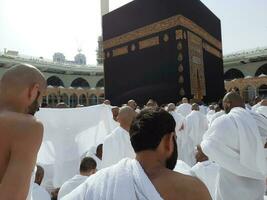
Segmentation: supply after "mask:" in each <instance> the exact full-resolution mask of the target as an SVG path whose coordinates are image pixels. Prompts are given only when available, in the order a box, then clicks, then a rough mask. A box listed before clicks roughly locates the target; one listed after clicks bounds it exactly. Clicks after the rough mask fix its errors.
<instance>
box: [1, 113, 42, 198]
mask: <svg viewBox="0 0 267 200" xmlns="http://www.w3.org/2000/svg"><path fill="white" fill-rule="evenodd" d="M0 130H1V131H0V183H1V184H0V196H1V195H3V196H4V195H6V194H8V193H10V194H13V193H12V191H14V190H16V191H17V192H16V193H14V199H15V198H20V199H23V198H24V197H22V196H21V197H19V196H17V197H16V196H15V194H19V193H21V194H25V193H26V194H27V192H28V191H27V190H28V187H29V183H30V178H31V174H32V171H33V168H34V165H35V161H36V155H37V153H38V149H39V147H40V145H41V141H42V131H43V126H42V124H41V123H40V122H38V121H37V120H36V119H35V118H34V117H32V116H30V115H26V114H20V113H15V112H9V111H0ZM22 172H23V173H22ZM25 181H26V182H27V184H24V183H25ZM10 185H12V186H13V187H9V186H10ZM25 198H26V197H25ZM25 198H24V199H25Z"/></svg>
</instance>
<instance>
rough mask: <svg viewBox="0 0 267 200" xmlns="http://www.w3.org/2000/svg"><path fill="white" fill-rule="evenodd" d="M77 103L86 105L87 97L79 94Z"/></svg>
mask: <svg viewBox="0 0 267 200" xmlns="http://www.w3.org/2000/svg"><path fill="white" fill-rule="evenodd" d="M79 104H80V105H83V106H87V99H86V96H85V94H82V95H80V96H79Z"/></svg>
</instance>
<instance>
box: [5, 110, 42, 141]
mask: <svg viewBox="0 0 267 200" xmlns="http://www.w3.org/2000/svg"><path fill="white" fill-rule="evenodd" d="M0 128H1V134H8V135H9V136H15V137H18V138H28V137H27V136H29V137H31V138H32V139H34V138H39V137H42V134H43V125H42V123H41V122H40V121H38V120H37V119H36V118H35V117H34V116H31V115H27V114H22V113H16V112H10V111H0Z"/></svg>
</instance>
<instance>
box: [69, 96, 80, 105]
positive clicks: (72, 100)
mask: <svg viewBox="0 0 267 200" xmlns="http://www.w3.org/2000/svg"><path fill="white" fill-rule="evenodd" d="M77 105H78V97H77V95H76V94H72V95H71V96H70V107H71V108H76V106H77Z"/></svg>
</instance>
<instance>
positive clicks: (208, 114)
mask: <svg viewBox="0 0 267 200" xmlns="http://www.w3.org/2000/svg"><path fill="white" fill-rule="evenodd" d="M214 114H215V108H214V106H213V105H210V106H209V111H208V113H207V120H208V123H209V124H210V121H211V119H212V116H213V115H214Z"/></svg>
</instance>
